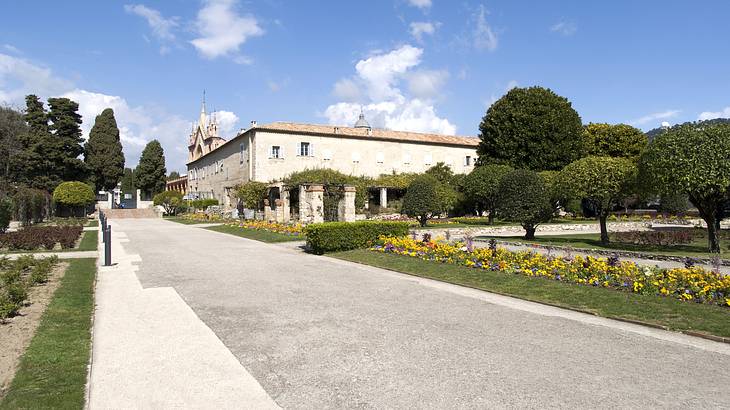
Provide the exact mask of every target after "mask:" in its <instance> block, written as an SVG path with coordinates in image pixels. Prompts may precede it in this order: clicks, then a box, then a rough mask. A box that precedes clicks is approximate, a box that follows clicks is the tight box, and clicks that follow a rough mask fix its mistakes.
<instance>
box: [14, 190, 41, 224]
mask: <svg viewBox="0 0 730 410" xmlns="http://www.w3.org/2000/svg"><path fill="white" fill-rule="evenodd" d="M49 201H50V198H49V195H48V193H47V192H46V191H43V190H41V189H34V188H28V187H19V188H17V190H16V191H15V194H14V195H13V204H14V205H15V207H14V209H13V212H14V214H15V217H16V219H17V220H18V221H20V222H21V223H22V224H23V226H28V225H30V224H31V223H38V222H41V221H43V218H44V217H45V216H46V215H47V214H48V203H49Z"/></svg>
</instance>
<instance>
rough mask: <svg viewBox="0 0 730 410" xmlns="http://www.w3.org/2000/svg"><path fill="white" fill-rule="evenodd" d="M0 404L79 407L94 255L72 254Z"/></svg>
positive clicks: (86, 353)
mask: <svg viewBox="0 0 730 410" xmlns="http://www.w3.org/2000/svg"><path fill="white" fill-rule="evenodd" d="M68 262H69V266H68V268H67V270H66V274H65V275H64V277H63V279H62V282H61V286H60V287H59V288H58V290H56V293H55V294H54V296H53V300H51V303H50V304H49V305H48V308H47V309H46V312H45V313H44V314H43V318H42V319H41V323H40V325H39V326H38V329H37V330H36V333H35V336H33V340H32V341H31V343H30V346H28V350H26V352H25V354H24V355H23V358H22V359H21V361H20V365H19V367H18V371H17V373H16V374H15V378H14V379H13V382H12V384H11V385H10V389H9V390H8V392H7V395H6V396H5V398H4V399H3V401H2V403H0V409H30V408H34V409H36V408H74V409H81V408H83V407H84V392H85V386H86V370H87V365H88V362H89V354H90V348H91V315H92V313H93V310H94V279H95V277H96V260H95V259H71V260H69V261H68Z"/></svg>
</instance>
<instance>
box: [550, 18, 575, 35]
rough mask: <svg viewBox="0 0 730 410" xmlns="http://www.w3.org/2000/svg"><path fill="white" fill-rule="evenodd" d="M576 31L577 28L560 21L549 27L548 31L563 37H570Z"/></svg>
mask: <svg viewBox="0 0 730 410" xmlns="http://www.w3.org/2000/svg"><path fill="white" fill-rule="evenodd" d="M577 30H578V27H577V26H576V25H575V24H574V23H569V22H565V21H560V22H558V23H555V24H553V25H552V26H550V31H551V32H553V33H558V34H562V35H564V36H572V35H573V34H575V32H576V31H577Z"/></svg>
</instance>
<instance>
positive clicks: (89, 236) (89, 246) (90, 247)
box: [64, 231, 99, 252]
mask: <svg viewBox="0 0 730 410" xmlns="http://www.w3.org/2000/svg"><path fill="white" fill-rule="evenodd" d="M98 248H99V231H84V233H83V234H82V235H81V242H80V243H79V247H78V248H75V249H64V252H68V251H95V250H97V249H98Z"/></svg>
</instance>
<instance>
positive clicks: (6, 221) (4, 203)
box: [0, 198, 13, 233]
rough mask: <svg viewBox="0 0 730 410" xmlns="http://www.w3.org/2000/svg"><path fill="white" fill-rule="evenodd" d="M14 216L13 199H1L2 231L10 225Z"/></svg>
mask: <svg viewBox="0 0 730 410" xmlns="http://www.w3.org/2000/svg"><path fill="white" fill-rule="evenodd" d="M12 217H13V201H11V200H10V198H2V199H0V233H5V230H7V229H8V226H10V219H11V218H12Z"/></svg>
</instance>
